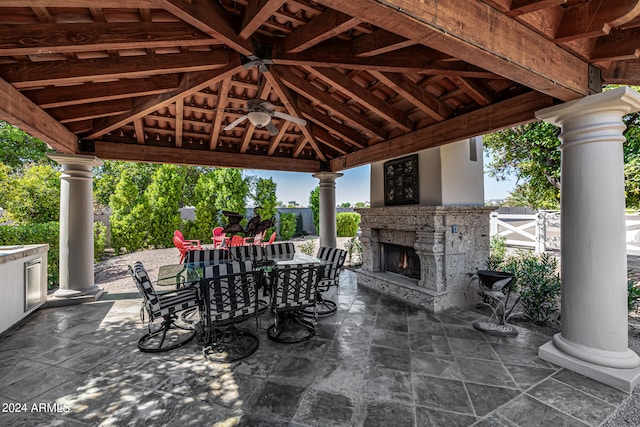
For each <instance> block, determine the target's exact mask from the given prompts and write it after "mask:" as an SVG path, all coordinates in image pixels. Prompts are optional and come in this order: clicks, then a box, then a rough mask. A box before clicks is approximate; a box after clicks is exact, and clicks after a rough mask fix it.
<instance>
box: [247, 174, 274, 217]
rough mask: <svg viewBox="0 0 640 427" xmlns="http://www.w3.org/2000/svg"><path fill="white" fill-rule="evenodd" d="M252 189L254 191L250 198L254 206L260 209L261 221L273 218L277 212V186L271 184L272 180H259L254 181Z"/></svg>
mask: <svg viewBox="0 0 640 427" xmlns="http://www.w3.org/2000/svg"><path fill="white" fill-rule="evenodd" d="M254 187H255V190H254V194H253V196H252V198H253V201H254V202H255V204H256V206H261V207H262V211H260V215H261V216H262V219H263V220H264V219H269V218H275V216H276V212H277V210H276V205H277V202H278V199H277V197H276V188H277V184H276V183H275V182H273V179H272V178H269V179H264V178H260V179H258V180H256V181H255V183H254Z"/></svg>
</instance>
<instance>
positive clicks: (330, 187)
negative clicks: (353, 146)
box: [313, 172, 344, 248]
mask: <svg viewBox="0 0 640 427" xmlns="http://www.w3.org/2000/svg"><path fill="white" fill-rule="evenodd" d="M342 175H344V174H342V173H336V172H318V173H316V174H313V177H314V178H318V179H319V180H320V230H318V231H319V233H320V246H321V247H328V248H335V247H336V244H337V243H336V239H337V237H336V236H337V231H336V179H338V178H340V177H341V176H342Z"/></svg>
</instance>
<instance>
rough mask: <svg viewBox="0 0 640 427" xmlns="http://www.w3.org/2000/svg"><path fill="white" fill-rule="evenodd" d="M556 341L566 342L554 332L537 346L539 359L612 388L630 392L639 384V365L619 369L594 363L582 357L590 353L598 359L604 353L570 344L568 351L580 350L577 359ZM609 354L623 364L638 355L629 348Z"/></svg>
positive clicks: (586, 356) (587, 356)
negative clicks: (618, 352) (621, 352)
mask: <svg viewBox="0 0 640 427" xmlns="http://www.w3.org/2000/svg"><path fill="white" fill-rule="evenodd" d="M556 338H559V339H561V340H562V341H558V340H557V339H556ZM556 342H560V343H562V342H564V343H565V344H567V342H566V340H563V339H562V338H561V336H560V334H556V335H555V336H554V337H553V340H551V341H549V342H547V343H546V344H544V345H542V346H541V347H540V348H538V356H540V358H541V359H543V360H546V361H547V362H551V363H555V364H556V365H559V366H562V367H564V368H567V369H569V370H571V371H574V372H577V373H579V374H581V375H584V376H585V377H588V378H592V379H594V380H596V381H600V382H602V383H604V384H607V385H609V386H611V387H613V388H616V389H618V390H622V391H624V392H625V393H631V392H632V391H633V389H634V388H635V387H636V386H637V385H639V384H640V366H638V367H635V368H627V369H620V368H611V367H608V366H603V365H601V364H597V365H596V364H594V363H589V362H587V361H586V360H584V359H587V358H589V356H590V355H593V356H594V357H595V358H596V359H600V358H602V357H603V356H604V354H595V353H594V354H592V353H593V351H594V349H592V348H583V347H584V346H579V345H575V344H570V345H571V347H572V349H571V350H570V352H572V353H573V352H574V351H579V352H580V356H581V358H580V359H578V358H576V357H573V356H572V355H571V354H570V353H569V352H567V347H565V348H563V350H560V349H559V348H558V347H557V346H556ZM560 345H562V344H560ZM596 353H598V352H596ZM607 353H609V352H607ZM611 356H613V357H614V359H617V361H619V362H622V363H623V364H624V363H628V362H630V361H631V360H632V359H634V356H635V358H637V357H638V356H637V355H636V354H635V353H634V352H633V351H631V350H629V351H628V352H624V353H623V354H617V355H610V356H609V357H611Z"/></svg>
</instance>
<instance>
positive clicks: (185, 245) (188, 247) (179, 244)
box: [173, 230, 202, 264]
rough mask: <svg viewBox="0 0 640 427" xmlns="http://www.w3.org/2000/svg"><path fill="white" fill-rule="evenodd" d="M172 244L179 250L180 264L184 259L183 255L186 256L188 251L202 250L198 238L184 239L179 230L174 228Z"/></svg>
mask: <svg viewBox="0 0 640 427" xmlns="http://www.w3.org/2000/svg"><path fill="white" fill-rule="evenodd" d="M173 244H174V246H175V247H176V248H178V251H179V252H180V264H182V261H183V260H184V257H185V256H186V254H187V252H188V251H192V250H199V251H201V250H202V246H201V245H200V241H199V240H185V239H184V236H183V235H182V232H180V230H176V231H175V232H174V233H173Z"/></svg>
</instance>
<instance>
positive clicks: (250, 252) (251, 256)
mask: <svg viewBox="0 0 640 427" xmlns="http://www.w3.org/2000/svg"><path fill="white" fill-rule="evenodd" d="M229 252H230V253H231V258H232V259H234V260H236V261H244V260H256V259H262V247H261V246H257V245H243V246H232V247H230V248H229Z"/></svg>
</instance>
